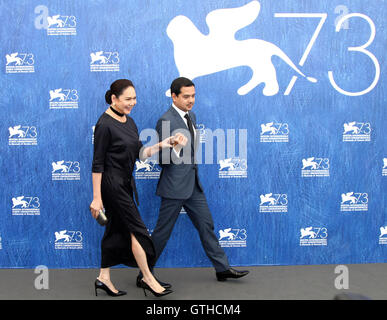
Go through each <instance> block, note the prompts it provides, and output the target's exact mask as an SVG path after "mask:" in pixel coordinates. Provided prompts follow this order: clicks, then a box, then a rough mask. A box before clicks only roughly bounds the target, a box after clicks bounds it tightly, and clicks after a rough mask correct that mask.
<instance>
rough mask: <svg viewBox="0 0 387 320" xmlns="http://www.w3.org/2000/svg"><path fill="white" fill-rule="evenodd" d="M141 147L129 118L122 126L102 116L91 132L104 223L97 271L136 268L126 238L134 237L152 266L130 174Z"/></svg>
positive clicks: (151, 250) (148, 239)
mask: <svg viewBox="0 0 387 320" xmlns="http://www.w3.org/2000/svg"><path fill="white" fill-rule="evenodd" d="M141 147H142V143H141V141H140V140H139V136H138V130H137V126H136V124H135V123H134V121H133V119H132V118H131V117H129V116H128V117H127V121H126V122H125V123H122V122H120V121H118V120H116V119H114V118H113V117H111V116H110V115H108V114H107V113H104V114H102V116H101V117H100V118H99V119H98V122H97V124H96V126H95V129H94V157H93V166H92V172H102V182H101V195H102V202H103V205H104V207H105V210H106V216H107V218H108V223H107V225H106V229H105V233H104V235H103V238H102V242H101V255H102V258H101V268H108V267H111V266H114V265H117V264H125V265H127V266H130V267H137V263H136V260H135V259H134V256H133V253H132V248H131V238H130V234H131V233H133V235H134V236H135V237H136V239H137V241H138V242H139V243H140V244H141V246H142V248H143V249H144V251H145V253H146V255H147V261H148V265H149V266H150V267H152V266H153V265H154V263H155V248H154V246H153V242H152V239H151V237H150V235H149V233H148V231H147V228H146V226H145V224H144V222H143V221H142V219H141V216H140V213H139V211H138V209H137V206H136V204H135V202H134V200H133V193H134V194H135V195H136V194H137V193H136V187H135V184H134V178H133V177H132V172H133V168H134V164H135V161H136V159H138V158H139V151H140V149H141Z"/></svg>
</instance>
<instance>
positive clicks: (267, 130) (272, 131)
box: [260, 122, 289, 142]
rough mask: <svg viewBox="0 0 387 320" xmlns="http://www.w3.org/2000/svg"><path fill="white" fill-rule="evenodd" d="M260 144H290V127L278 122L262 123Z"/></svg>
mask: <svg viewBox="0 0 387 320" xmlns="http://www.w3.org/2000/svg"><path fill="white" fill-rule="evenodd" d="M260 142H289V125H288V124H287V123H277V122H268V123H262V124H261V135H260Z"/></svg>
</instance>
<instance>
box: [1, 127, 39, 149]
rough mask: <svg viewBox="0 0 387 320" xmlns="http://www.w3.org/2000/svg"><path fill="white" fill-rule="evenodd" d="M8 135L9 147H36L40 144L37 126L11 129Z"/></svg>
mask: <svg viewBox="0 0 387 320" xmlns="http://www.w3.org/2000/svg"><path fill="white" fill-rule="evenodd" d="M8 133H9V136H8V145H9V146H36V145H37V144H38V132H37V129H36V127H35V126H22V125H17V126H13V127H9V128H8Z"/></svg>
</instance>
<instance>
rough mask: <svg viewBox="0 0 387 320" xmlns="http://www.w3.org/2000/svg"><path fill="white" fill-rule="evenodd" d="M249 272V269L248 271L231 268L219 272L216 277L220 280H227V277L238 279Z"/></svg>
mask: <svg viewBox="0 0 387 320" xmlns="http://www.w3.org/2000/svg"><path fill="white" fill-rule="evenodd" d="M248 273H249V271H247V270H246V271H238V270H235V269H233V268H230V269H228V270H226V271H222V272H217V273H216V278H217V279H218V281H226V280H227V279H237V278H241V277H244V276H245V275H247V274H248Z"/></svg>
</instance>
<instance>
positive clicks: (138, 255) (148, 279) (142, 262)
mask: <svg viewBox="0 0 387 320" xmlns="http://www.w3.org/2000/svg"><path fill="white" fill-rule="evenodd" d="M130 237H131V240H132V252H133V256H134V258H135V259H136V262H137V265H138V267H139V268H140V270H141V272H142V274H143V276H144V278H143V281H144V282H145V283H146V284H147V285H148V286H150V287H151V288H152V289H153V290H154V291H156V292H158V293H160V292H163V291H164V290H165V288H164V287H162V286H161V285H160V284H159V283H158V282H157V280H156V279H155V277H154V276H153V274H152V272H150V270H149V266H148V262H147V258H146V253H145V251H144V249H143V248H142V246H141V244H140V243H139V242H138V241H137V239H136V237H135V236H134V235H133V234H132V233H131V234H130Z"/></svg>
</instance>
